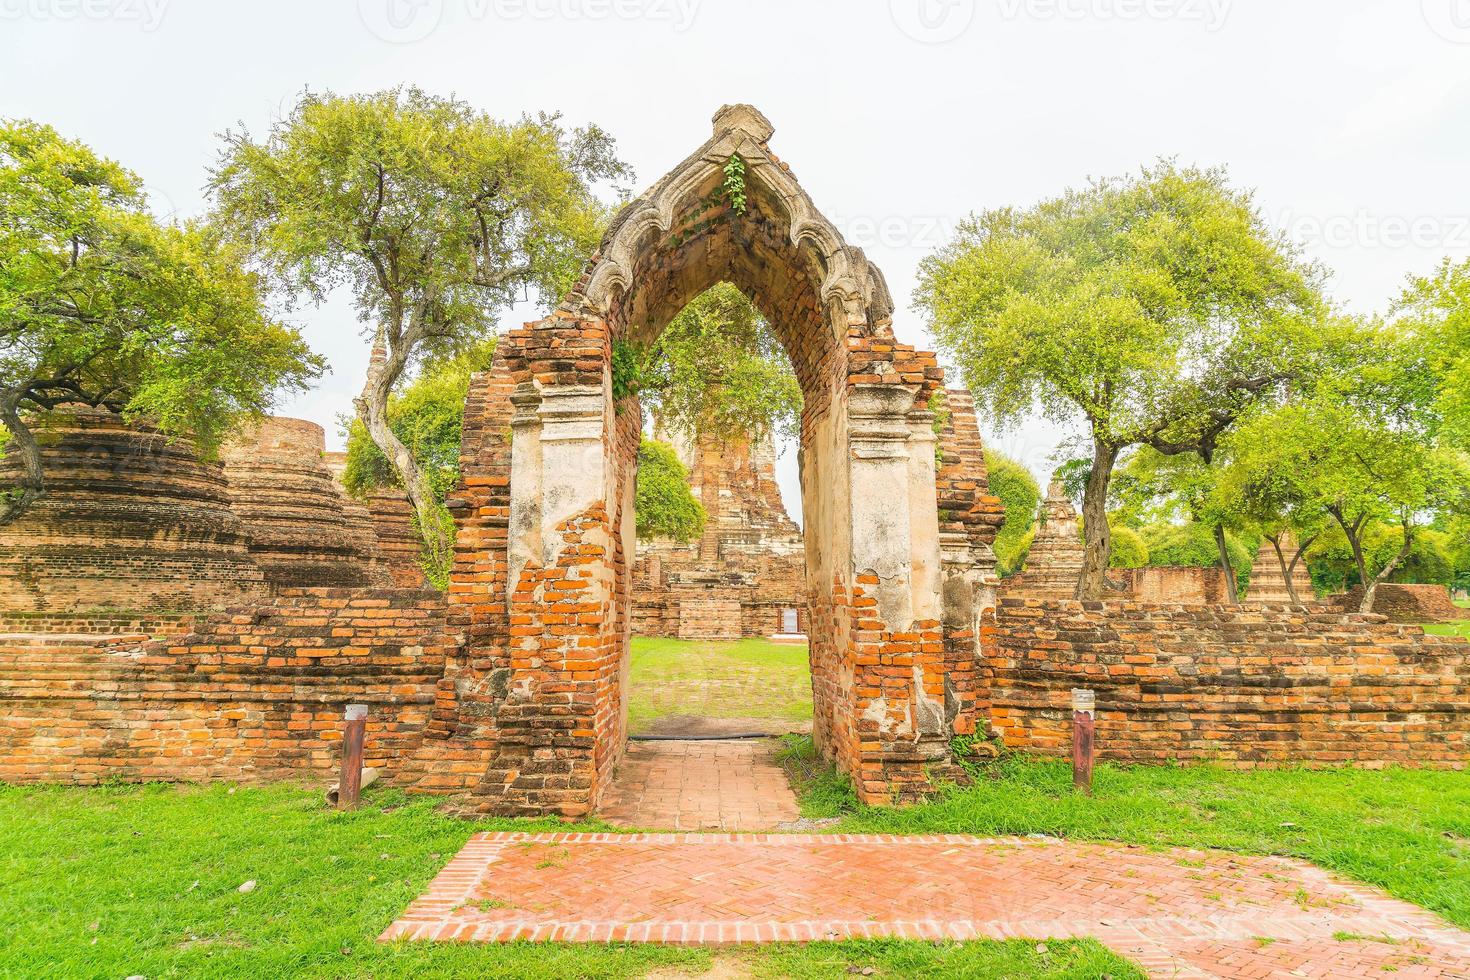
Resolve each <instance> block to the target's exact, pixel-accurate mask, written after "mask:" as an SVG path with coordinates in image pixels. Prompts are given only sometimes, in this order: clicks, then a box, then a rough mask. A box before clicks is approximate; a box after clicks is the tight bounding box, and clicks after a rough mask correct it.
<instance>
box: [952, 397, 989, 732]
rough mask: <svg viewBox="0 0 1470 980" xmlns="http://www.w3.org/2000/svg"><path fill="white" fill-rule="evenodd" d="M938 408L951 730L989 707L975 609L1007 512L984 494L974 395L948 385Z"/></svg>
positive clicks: (966, 725)
mask: <svg viewBox="0 0 1470 980" xmlns="http://www.w3.org/2000/svg"><path fill="white" fill-rule="evenodd" d="M944 411H945V415H946V418H945V420H944V424H943V426H942V427H941V429H940V432H939V460H938V468H937V470H936V472H935V482H936V486H935V489H936V493H937V495H938V505H939V539H940V542H941V554H942V556H943V560H944V565H945V581H944V597H945V623H944V663H945V712H946V715H947V717H948V719H949V722H950V725H951V727H952V728H953V729H954V732H955V734H957V735H971V734H974V732H975V728H976V725H977V724H978V723H979V721H980V720H981V719H982V718H983V717H984V716H985V713H986V712H987V711H988V710H989V705H988V704H987V703H986V689H985V685H984V683H983V682H982V679H981V676H980V672H979V669H978V667H979V656H978V653H979V650H978V646H979V628H978V621H977V617H978V615H979V610H980V609H981V608H982V607H984V606H986V605H989V604H990V602H991V601H992V600H991V599H990V589H991V585H990V582H991V580H992V578H993V576H994V574H995V552H994V551H993V550H992V549H993V546H994V544H995V537H996V535H997V534H999V533H1000V528H1001V525H1002V524H1003V523H1004V522H1005V516H1006V515H1005V507H1004V505H1002V504H1001V502H1000V499H999V498H998V497H995V496H992V495H991V494H990V481H989V474H988V473H987V471H986V466H985V446H984V443H983V442H982V441H981V438H980V425H979V421H978V419H977V417H976V413H975V399H974V397H973V396H972V395H971V394H970V393H969V392H968V391H966V390H965V389H963V388H947V389H945V391H944Z"/></svg>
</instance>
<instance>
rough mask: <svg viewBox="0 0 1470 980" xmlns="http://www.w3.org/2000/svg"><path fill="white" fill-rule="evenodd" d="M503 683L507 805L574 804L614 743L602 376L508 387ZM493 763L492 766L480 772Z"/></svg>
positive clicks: (615, 638)
mask: <svg viewBox="0 0 1470 980" xmlns="http://www.w3.org/2000/svg"><path fill="white" fill-rule="evenodd" d="M512 403H513V404H514V406H515V415H514V417H513V418H512V421H511V428H512V441H511V459H512V462H511V484H510V537H509V542H508V555H507V558H508V565H509V572H510V576H509V577H510V590H511V591H510V610H511V617H510V623H511V628H510V644H509V646H510V659H511V663H510V666H511V678H510V682H509V693H508V696H507V699H506V702H505V705H504V706H503V707H502V709H501V712H500V716H499V721H500V726H501V739H502V740H501V746H502V751H501V753H500V757H499V758H498V760H497V762H498V764H499V765H498V775H499V777H500V778H501V780H502V781H503V782H504V784H505V798H506V800H507V804H508V806H507V809H511V810H512V811H514V810H515V809H517V808H519V809H521V810H523V811H524V812H560V813H563V814H567V815H581V814H585V813H587V812H589V811H590V810H591V809H592V808H593V807H594V806H595V805H596V803H597V798H598V794H599V793H600V791H601V789H602V787H603V786H604V785H605V784H606V780H607V777H608V776H609V775H610V773H611V769H612V766H613V765H614V764H615V763H616V760H617V754H618V752H619V751H620V750H621V746H622V713H621V711H620V710H619V704H620V699H619V698H618V696H617V685H618V676H619V672H620V669H621V665H620V660H621V654H622V649H623V644H622V643H620V642H619V630H618V627H617V616H616V609H615V602H616V597H615V589H614V572H613V568H612V560H613V559H612V556H613V553H614V548H613V529H612V528H611V525H610V519H609V516H608V515H609V507H608V498H609V494H610V492H611V490H610V488H611V486H612V482H611V477H610V473H611V469H610V462H609V458H608V456H609V454H608V448H607V439H608V432H609V426H608V420H609V419H610V418H611V416H612V413H611V409H610V404H609V398H608V396H607V393H606V390H605V388H601V387H596V386H588V385H554V386H545V387H541V388H539V389H538V388H537V387H536V386H535V385H534V384H532V383H529V382H528V383H527V384H523V385H521V386H520V387H519V388H517V390H516V393H515V395H514V396H513V397H512ZM492 775H494V774H492Z"/></svg>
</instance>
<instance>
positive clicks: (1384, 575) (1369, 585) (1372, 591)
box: [1358, 521, 1414, 613]
mask: <svg viewBox="0 0 1470 980" xmlns="http://www.w3.org/2000/svg"><path fill="white" fill-rule="evenodd" d="M1413 547H1414V528H1413V526H1412V525H1410V524H1409V522H1408V521H1405V522H1404V546H1403V547H1402V548H1400V549H1399V553H1398V554H1396V555H1394V556H1393V560H1392V561H1390V562H1389V563H1388V564H1387V565H1384V566H1383V568H1382V569H1380V570H1379V572H1378V574H1377V575H1375V576H1373V581H1371V582H1370V581H1368V580H1367V578H1364V577H1363V574H1362V572H1359V573H1358V575H1359V577H1360V578H1363V601H1362V603H1361V604H1360V605H1359V606H1358V612H1365V613H1366V612H1372V611H1373V602H1374V600H1375V599H1376V598H1377V597H1378V586H1380V585H1382V584H1383V583H1384V582H1386V581H1388V577H1389V576H1390V575H1392V574H1393V572H1394V569H1396V568H1398V567H1399V565H1400V564H1401V563H1402V562H1403V560H1404V559H1405V558H1407V557H1408V556H1409V551H1410V550H1411V549H1412V548H1413Z"/></svg>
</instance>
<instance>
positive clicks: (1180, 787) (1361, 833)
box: [800, 745, 1470, 927]
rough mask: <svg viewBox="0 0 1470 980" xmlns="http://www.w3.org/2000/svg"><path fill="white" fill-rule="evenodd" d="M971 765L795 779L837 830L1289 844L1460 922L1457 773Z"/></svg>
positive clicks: (1463, 871)
mask: <svg viewBox="0 0 1470 980" xmlns="http://www.w3.org/2000/svg"><path fill="white" fill-rule="evenodd" d="M802 748H803V749H804V748H805V745H802ZM808 754H809V753H808ZM975 772H976V775H977V778H976V782H975V784H974V785H973V786H970V787H966V788H962V789H961V788H951V789H949V790H947V791H946V792H944V793H942V794H940V795H939V796H938V797H937V798H936V799H934V800H932V801H931V802H927V803H922V804H919V805H916V806H913V807H908V808H905V809H889V808H873V807H863V806H859V805H858V804H857V803H856V801H855V799H854V797H853V794H852V792H851V790H850V788H849V787H848V785H847V783H846V782H845V780H843V779H841V778H839V777H837V776H835V775H834V774H832V773H831V771H830V770H827V769H820V770H818V771H815V772H810V775H809V776H808V778H807V779H806V780H805V785H804V786H803V787H802V791H801V793H800V796H801V802H802V810H803V813H804V815H806V816H809V817H827V816H842V817H843V820H842V822H841V823H840V824H838V825H837V826H836V827H835V828H834V830H835V831H838V832H843V831H845V832H851V833H895V834H920V833H968V834H981V835H992V834H994V835H1000V834H1051V835H1055V836H1058V837H1072V838H1080V839H1088V840H1115V841H1123V842H1126V843H1130V844H1143V845H1147V846H1160V847H1162V846H1186V847H1218V848H1226V849H1229V850H1235V851H1244V852H1247V853H1254V854H1280V855H1289V856H1294V857H1300V858H1305V859H1307V860H1309V861H1313V862H1315V863H1317V864H1319V865H1322V866H1323V867H1326V868H1330V869H1332V870H1334V871H1338V872H1341V873H1343V874H1345V875H1349V876H1351V877H1353V878H1357V879H1358V880H1360V881H1364V882H1368V883H1370V884H1374V885H1378V886H1380V887H1382V888H1384V889H1386V890H1387V891H1388V892H1390V893H1391V894H1393V895H1396V896H1398V897H1399V898H1402V899H1405V900H1406V901H1410V902H1413V903H1415V904H1417V905H1421V906H1424V907H1425V908H1429V909H1433V910H1434V911H1436V912H1439V913H1440V914H1442V915H1443V916H1444V917H1445V918H1447V919H1449V920H1450V921H1451V922H1454V923H1456V924H1457V925H1460V926H1464V927H1470V772H1428V771H1423V770H1406V769H1387V770H1382V771H1368V770H1361V769H1335V770H1326V771H1308V770H1300V769H1287V770H1255V771H1237V770H1232V769H1225V768H1220V767H1214V766H1193V767H1189V768H1180V767H1145V766H1132V767H1122V766H1112V765H1100V766H1099V767H1098V768H1097V771H1096V774H1095V777H1094V795H1093V796H1092V797H1090V798H1089V797H1085V796H1079V795H1077V794H1074V793H1073V792H1072V789H1071V768H1070V766H1069V765H1068V764H1067V763H1066V762H1061V761H1049V760H1039V759H1026V758H1023V757H1019V756H1008V757H1005V758H1003V759H1001V760H1000V761H998V762H995V763H991V764H988V765H985V766H980V767H975Z"/></svg>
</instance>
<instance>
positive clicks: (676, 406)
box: [629, 282, 802, 439]
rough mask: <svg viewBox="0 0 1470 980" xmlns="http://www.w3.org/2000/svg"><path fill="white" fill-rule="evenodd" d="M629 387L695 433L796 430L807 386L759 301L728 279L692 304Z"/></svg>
mask: <svg viewBox="0 0 1470 980" xmlns="http://www.w3.org/2000/svg"><path fill="white" fill-rule="evenodd" d="M630 356H632V357H633V358H635V365H634V366H633V368H632V370H633V371H634V373H635V375H636V380H635V382H634V383H633V385H632V386H631V387H633V388H634V389H635V390H634V391H632V392H629V393H636V394H638V395H639V396H640V400H641V402H642V403H643V405H644V407H645V408H647V409H648V410H649V411H651V412H652V413H653V414H654V415H655V416H656V417H657V418H658V421H659V423H660V426H661V427H662V428H663V429H664V430H666V431H668V432H675V433H679V434H680V435H684V436H688V437H690V438H693V437H694V436H696V435H697V434H699V433H701V432H703V433H708V434H713V435H715V436H717V437H720V438H731V437H742V436H746V437H752V438H755V439H771V438H776V437H782V436H786V437H793V436H795V435H797V434H798V432H799V429H800V426H801V403H802V400H801V386H800V384H798V383H797V380H796V374H795V373H794V372H793V371H792V369H791V362H790V360H789V359H788V358H787V356H786V352H785V350H783V349H782V347H781V342H780V341H779V340H778V339H777V337H776V335H775V332H774V331H773V330H772V329H771V326H770V324H769V323H767V322H766V319H765V317H763V316H762V315H761V313H760V311H759V310H757V309H756V307H755V304H754V303H752V302H751V301H750V299H749V298H748V297H746V295H745V294H744V293H742V292H741V291H740V289H739V288H738V287H736V286H735V285H733V284H731V283H728V282H722V283H719V284H718V285H716V286H713V287H712V288H710V289H707V290H705V291H704V292H703V293H701V294H700V295H699V296H697V297H695V299H694V300H693V301H692V302H691V303H690V304H689V305H688V306H686V307H685V308H684V309H683V310H682V311H680V313H679V315H678V316H676V317H674V319H673V320H672V321H671V322H670V323H669V325H668V327H666V328H665V329H664V332H663V333H662V334H661V335H660V336H659V338H658V339H657V340H656V341H654V343H653V344H652V345H651V346H650V347H649V348H648V349H646V350H640V351H637V352H635V353H633V354H631V355H630Z"/></svg>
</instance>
